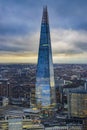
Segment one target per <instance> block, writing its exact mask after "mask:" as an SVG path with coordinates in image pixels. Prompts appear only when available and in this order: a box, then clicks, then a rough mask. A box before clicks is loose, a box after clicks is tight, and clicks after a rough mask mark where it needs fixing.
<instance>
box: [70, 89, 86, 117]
mask: <svg viewBox="0 0 87 130" xmlns="http://www.w3.org/2000/svg"><path fill="white" fill-rule="evenodd" d="M68 115H69V117H79V118H85V117H87V91H86V90H73V91H70V92H69V95H68Z"/></svg>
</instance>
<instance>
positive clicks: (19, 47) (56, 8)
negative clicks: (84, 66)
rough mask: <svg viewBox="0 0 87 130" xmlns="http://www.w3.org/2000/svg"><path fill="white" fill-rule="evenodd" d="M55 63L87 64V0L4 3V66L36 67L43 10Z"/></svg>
mask: <svg viewBox="0 0 87 130" xmlns="http://www.w3.org/2000/svg"><path fill="white" fill-rule="evenodd" d="M45 5H47V7H48V13H49V22H50V31H51V42H52V51H53V60H54V62H55V63H87V61H86V59H87V16H86V12H87V0H0V62H1V63H2V62H3V63H5V62H10V63H13V62H23V63H24V62H29V63H36V62H37V55H38V47H39V37H40V25H41V18H42V10H43V6H45Z"/></svg>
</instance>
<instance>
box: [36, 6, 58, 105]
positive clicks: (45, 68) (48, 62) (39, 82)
mask: <svg viewBox="0 0 87 130" xmlns="http://www.w3.org/2000/svg"><path fill="white" fill-rule="evenodd" d="M35 92H36V93H35V95H36V104H37V105H41V106H42V107H46V106H50V105H53V104H55V103H56V100H55V83H54V71H53V62H52V51H51V40H50V29H49V22H48V12H47V7H45V8H44V9H43V16H42V23H41V33H40V45H39V53H38V65H37V73H36V90H35Z"/></svg>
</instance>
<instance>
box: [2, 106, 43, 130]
mask: <svg viewBox="0 0 87 130" xmlns="http://www.w3.org/2000/svg"><path fill="white" fill-rule="evenodd" d="M17 109H18V108H17ZM37 113H38V111H34V110H31V109H30V110H29V109H28V110H24V111H23V110H12V111H10V110H8V111H7V110H4V116H2V115H0V130H29V129H31V130H44V126H43V125H42V124H41V123H40V120H39V119H38V118H37ZM0 114H1V113H0ZM2 117H3V118H2Z"/></svg>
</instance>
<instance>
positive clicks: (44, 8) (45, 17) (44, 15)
mask: <svg viewBox="0 0 87 130" xmlns="http://www.w3.org/2000/svg"><path fill="white" fill-rule="evenodd" d="M42 23H47V24H48V23H49V20H48V11H47V6H44V7H43V16H42Z"/></svg>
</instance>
